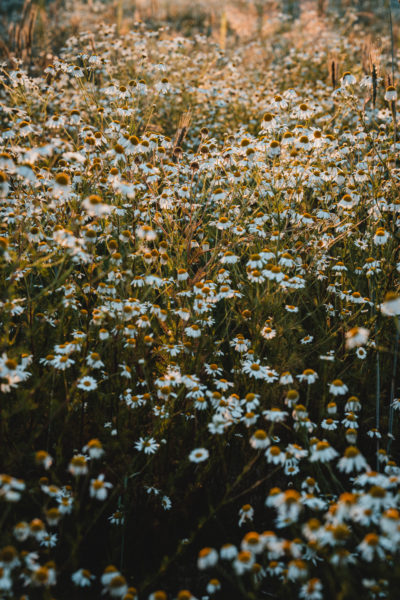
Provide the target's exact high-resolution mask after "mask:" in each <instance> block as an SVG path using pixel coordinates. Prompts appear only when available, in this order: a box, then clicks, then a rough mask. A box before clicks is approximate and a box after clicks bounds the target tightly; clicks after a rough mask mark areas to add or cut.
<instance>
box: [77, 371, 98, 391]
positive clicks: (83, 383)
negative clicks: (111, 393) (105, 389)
mask: <svg viewBox="0 0 400 600" xmlns="http://www.w3.org/2000/svg"><path fill="white" fill-rule="evenodd" d="M77 388H79V389H80V390H85V392H91V391H92V390H95V389H97V381H96V380H95V379H94V378H93V377H90V376H89V375H86V376H85V377H82V378H81V379H80V380H79V383H78V385H77Z"/></svg>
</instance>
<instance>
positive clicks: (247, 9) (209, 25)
mask: <svg viewBox="0 0 400 600" xmlns="http://www.w3.org/2000/svg"><path fill="white" fill-rule="evenodd" d="M310 11H312V12H315V11H317V12H318V13H319V14H320V15H321V16H327V17H331V18H342V19H343V18H345V15H346V14H348V13H349V11H350V12H351V13H352V14H353V15H354V19H353V21H354V22H355V21H362V22H363V23H364V24H365V26H366V27H369V28H371V29H372V30H375V31H379V30H381V31H382V33H384V34H387V35H389V29H388V26H389V25H388V24H389V19H390V18H392V20H393V27H394V36H395V39H397V25H398V22H399V20H400V3H399V0H1V1H0V56H1V57H2V58H3V59H4V58H5V59H12V58H20V59H22V60H23V61H24V62H27V61H28V62H29V61H30V60H32V59H33V58H35V64H38V60H39V62H40V63H41V64H42V65H45V64H46V63H47V64H48V63H49V62H51V59H52V56H54V54H57V51H58V49H59V48H60V47H62V45H63V42H64V41H65V40H66V39H67V38H68V37H69V36H71V35H74V34H76V33H77V32H78V31H79V30H89V31H90V28H91V27H93V26H94V25H96V24H98V23H100V22H103V21H104V22H106V23H107V24H111V23H115V26H116V29H117V31H118V32H121V33H124V32H125V31H128V30H129V29H130V28H131V27H132V25H133V24H134V23H137V22H138V21H142V22H144V23H146V24H148V25H149V26H150V27H154V28H156V27H160V26H166V25H168V26H169V27H170V29H171V30H173V31H174V32H177V33H179V34H180V35H185V36H187V35H189V36H190V35H194V34H196V33H201V34H203V35H206V36H209V37H211V38H214V39H215V40H217V41H220V40H221V39H222V40H223V42H222V45H224V44H225V43H227V44H229V42H231V43H234V42H235V41H237V38H240V39H242V40H243V38H248V39H254V38H255V37H265V38H267V37H268V30H269V24H270V22H271V20H273V19H276V18H280V19H283V20H285V19H287V20H289V21H290V20H295V19H298V18H299V16H300V15H301V14H302V15H303V18H304V14H307V12H310Z"/></svg>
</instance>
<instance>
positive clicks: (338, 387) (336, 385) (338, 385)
mask: <svg viewBox="0 0 400 600" xmlns="http://www.w3.org/2000/svg"><path fill="white" fill-rule="evenodd" d="M348 391H349V388H348V387H347V385H346V384H345V383H343V381H342V380H341V379H334V381H332V383H331V384H330V385H329V393H330V394H333V396H343V394H345V393H346V392H348Z"/></svg>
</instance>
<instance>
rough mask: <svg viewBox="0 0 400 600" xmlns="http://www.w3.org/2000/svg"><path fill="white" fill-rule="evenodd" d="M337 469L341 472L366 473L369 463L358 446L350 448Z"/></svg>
mask: <svg viewBox="0 0 400 600" xmlns="http://www.w3.org/2000/svg"><path fill="white" fill-rule="evenodd" d="M337 467H338V469H339V471H342V472H344V473H351V472H352V471H365V470H366V469H367V468H368V463H367V461H366V460H365V458H364V457H363V455H362V454H361V452H360V451H359V449H358V448H357V447H356V446H348V448H346V450H345V453H344V455H343V456H342V458H341V459H340V460H339V462H338V464H337Z"/></svg>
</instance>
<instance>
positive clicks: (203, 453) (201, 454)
mask: <svg viewBox="0 0 400 600" xmlns="http://www.w3.org/2000/svg"><path fill="white" fill-rule="evenodd" d="M209 456H210V453H209V451H208V450H207V449H206V448H196V449H195V450H192V452H191V453H190V454H189V460H190V462H194V463H200V462H204V461H205V460H207V459H208V457H209Z"/></svg>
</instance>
